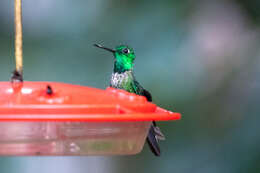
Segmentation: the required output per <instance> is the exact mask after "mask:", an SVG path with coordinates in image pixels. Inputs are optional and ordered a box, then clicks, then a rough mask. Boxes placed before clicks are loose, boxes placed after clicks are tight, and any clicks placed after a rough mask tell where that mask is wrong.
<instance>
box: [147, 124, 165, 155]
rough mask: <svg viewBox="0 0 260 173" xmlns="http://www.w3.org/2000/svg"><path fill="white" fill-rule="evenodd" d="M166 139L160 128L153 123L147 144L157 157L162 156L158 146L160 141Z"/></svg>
mask: <svg viewBox="0 0 260 173" xmlns="http://www.w3.org/2000/svg"><path fill="white" fill-rule="evenodd" d="M164 139H165V137H164V135H163V133H162V132H161V131H160V128H159V127H157V126H156V124H155V123H153V124H152V125H151V127H150V130H149V133H148V136H147V143H148V145H149V147H150V149H151V151H152V152H153V153H154V155H156V156H160V154H161V150H160V147H159V144H158V141H159V140H164Z"/></svg>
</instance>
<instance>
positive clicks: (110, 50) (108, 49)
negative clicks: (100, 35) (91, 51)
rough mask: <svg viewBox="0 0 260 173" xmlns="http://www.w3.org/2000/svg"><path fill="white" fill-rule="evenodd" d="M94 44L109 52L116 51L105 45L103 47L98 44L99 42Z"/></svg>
mask: <svg viewBox="0 0 260 173" xmlns="http://www.w3.org/2000/svg"><path fill="white" fill-rule="evenodd" d="M94 46H96V47H98V48H101V49H105V50H107V51H109V52H112V53H115V52H116V51H115V50H113V49H110V48H107V47H104V46H102V45H100V44H94Z"/></svg>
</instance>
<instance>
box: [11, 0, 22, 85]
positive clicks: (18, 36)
mask: <svg viewBox="0 0 260 173" xmlns="http://www.w3.org/2000/svg"><path fill="white" fill-rule="evenodd" d="M14 6H15V9H14V11H15V12H14V13H15V62H16V68H15V69H16V70H15V72H14V73H16V74H14V76H13V77H15V76H17V75H18V76H20V77H18V78H17V79H18V80H20V81H22V80H23V78H22V74H23V28H22V0H15V4H14Z"/></svg>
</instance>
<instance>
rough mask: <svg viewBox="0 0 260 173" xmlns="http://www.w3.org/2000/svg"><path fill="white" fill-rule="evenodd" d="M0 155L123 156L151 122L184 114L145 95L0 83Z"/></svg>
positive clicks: (136, 144)
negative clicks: (165, 108)
mask: <svg viewBox="0 0 260 173" xmlns="http://www.w3.org/2000/svg"><path fill="white" fill-rule="evenodd" d="M0 86H1V87H0V95H1V98H0V155H125V154H136V153H138V152H140V151H141V150H142V148H143V145H144V142H145V139H146V136H147V133H148V130H149V128H150V125H151V122H152V121H153V120H156V121H160V120H164V121H166V120H178V119H180V117H181V115H180V114H179V113H173V112H169V111H166V110H164V109H162V108H159V107H157V106H156V105H155V104H153V103H150V102H148V101H147V100H146V98H145V97H143V96H138V95H135V94H132V93H128V92H126V91H123V90H117V89H113V88H107V89H106V90H101V89H95V88H90V87H83V86H78V85H70V84H63V83H53V82H23V83H10V82H0Z"/></svg>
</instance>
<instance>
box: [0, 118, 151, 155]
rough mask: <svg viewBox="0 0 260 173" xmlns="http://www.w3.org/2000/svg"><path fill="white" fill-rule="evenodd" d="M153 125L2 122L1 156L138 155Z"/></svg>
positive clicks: (0, 123) (134, 123) (130, 123)
mask: <svg viewBox="0 0 260 173" xmlns="http://www.w3.org/2000/svg"><path fill="white" fill-rule="evenodd" d="M150 125H151V122H150V121H145V122H142V121H132V122H54V121H50V122H22V121H17V122H15V121H14V122H0V155H13V156H17V155H30V156H34V155H52V156H56V155H130V154H137V153H139V152H140V151H141V150H142V148H143V145H144V142H145V139H146V136H147V133H148V130H149V127H150Z"/></svg>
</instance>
